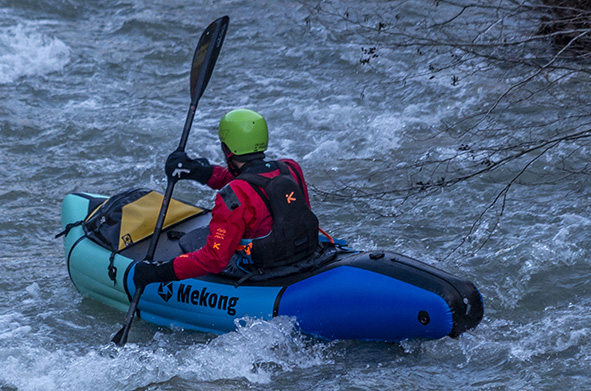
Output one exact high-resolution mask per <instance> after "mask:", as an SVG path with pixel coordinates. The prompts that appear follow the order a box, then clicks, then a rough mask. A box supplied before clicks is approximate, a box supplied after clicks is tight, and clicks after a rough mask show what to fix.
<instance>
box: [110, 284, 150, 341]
mask: <svg viewBox="0 0 591 391" xmlns="http://www.w3.org/2000/svg"><path fill="white" fill-rule="evenodd" d="M143 291H144V288H138V289H136V291H135V293H134V294H133V298H132V299H131V302H130V303H129V310H128V311H127V315H126V316H125V326H123V328H122V329H121V330H119V331H118V332H117V334H115V335H114V336H113V338H111V342H113V343H114V344H115V345H117V346H125V344H126V343H127V336H128V335H129V329H130V328H131V322H133V315H134V313H135V310H136V309H137V304H138V302H139V301H140V296H141V295H142V293H143Z"/></svg>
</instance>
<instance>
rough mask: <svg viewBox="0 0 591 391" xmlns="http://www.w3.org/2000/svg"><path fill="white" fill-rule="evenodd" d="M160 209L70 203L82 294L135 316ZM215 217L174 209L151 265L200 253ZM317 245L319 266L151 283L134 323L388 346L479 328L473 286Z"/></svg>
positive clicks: (83, 196)
mask: <svg viewBox="0 0 591 391" xmlns="http://www.w3.org/2000/svg"><path fill="white" fill-rule="evenodd" d="M161 200H162V195H160V194H159V193H157V192H154V191H149V190H144V189H141V190H138V189H135V190H133V191H128V192H124V193H121V194H119V195H117V196H113V197H111V198H107V197H104V196H100V195H93V194H87V193H73V194H69V195H67V196H66V197H65V199H64V201H63V203H62V229H64V232H62V234H63V236H64V247H65V255H66V258H67V267H68V271H69V275H70V278H71V280H72V282H73V283H74V285H75V286H76V288H77V289H78V290H79V291H80V293H81V294H82V295H84V296H87V297H90V298H92V299H95V300H98V301H99V302H102V303H104V304H107V305H109V306H111V307H114V308H116V309H119V310H121V311H127V310H128V307H129V303H130V298H131V297H132V296H133V294H134V292H135V289H136V288H135V286H134V283H133V273H134V265H135V264H136V263H137V262H138V261H141V260H142V259H143V257H144V256H145V254H146V251H147V247H148V244H149V243H148V242H149V241H150V240H147V239H148V238H150V235H151V233H153V230H154V227H155V222H156V216H157V213H158V210H159V208H160V203H161ZM210 218H211V216H210V213H209V211H207V210H203V209H200V208H197V207H195V206H193V205H191V204H189V203H185V202H182V201H179V200H173V201H172V202H171V203H170V206H169V212H168V214H167V219H166V221H165V224H164V229H163V231H162V234H161V237H160V238H159V241H158V247H157V249H156V254H155V257H154V259H157V260H169V259H172V258H173V257H176V256H178V255H180V254H182V253H184V252H188V251H192V250H195V249H196V248H199V243H203V240H204V237H205V236H206V235H207V225H208V223H209V220H210ZM320 238H321V242H322V249H319V252H318V257H317V258H315V259H314V260H310V261H309V262H307V263H304V264H302V265H296V266H291V268H285V269H284V270H276V271H272V272H271V273H263V274H256V275H254V276H252V275H246V276H239V275H234V274H232V273H221V274H218V275H208V276H204V277H201V278H197V279H188V280H183V281H175V282H170V283H166V284H163V283H154V284H149V285H148V286H146V288H145V291H144V293H143V295H142V296H141V299H140V301H139V303H138V307H137V312H136V316H138V317H139V318H142V319H144V320H146V321H148V322H151V323H154V324H156V325H160V326H165V327H181V328H185V329H193V330H200V331H204V332H213V333H224V332H228V331H231V330H234V329H235V327H236V324H237V319H240V318H242V317H245V316H248V317H255V318H262V319H270V318H272V317H276V316H289V317H295V318H296V320H297V325H298V327H299V328H300V329H301V331H302V332H303V333H306V334H309V335H312V336H315V337H319V338H323V339H356V340H376V341H390V342H396V341H401V340H403V339H414V338H421V339H436V338H442V337H445V336H451V337H457V336H458V335H460V334H461V333H462V332H464V331H465V330H468V329H472V328H474V327H476V326H477V325H478V323H479V322H480V320H481V319H482V316H483V304H482V298H481V296H480V294H479V292H478V290H477V289H476V287H475V286H474V285H473V284H472V283H471V282H469V281H465V280H462V279H459V278H457V277H454V276H452V275H450V274H448V273H446V272H444V271H441V270H439V269H437V268H434V267H432V266H430V265H427V264H425V263H422V262H419V261H417V260H414V259H411V258H409V257H406V256H404V255H401V254H397V253H394V252H389V251H371V252H359V251H354V250H351V249H350V248H348V247H347V245H346V243H344V242H343V241H338V240H335V241H334V243H332V242H331V241H330V240H327V237H325V236H323V235H321V236H320ZM191 246H192V247H191ZM195 247H196V248H195Z"/></svg>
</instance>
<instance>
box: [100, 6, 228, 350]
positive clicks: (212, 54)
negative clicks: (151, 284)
mask: <svg viewBox="0 0 591 391" xmlns="http://www.w3.org/2000/svg"><path fill="white" fill-rule="evenodd" d="M229 22H230V18H229V17H228V16H223V17H221V18H219V19H217V20H215V21H214V22H212V23H211V24H210V25H209V26H208V27H207V28H206V29H205V31H204V32H203V34H202V35H201V38H200V39H199V43H198V44H197V48H196V49H195V54H194V55H193V63H192V66H191V90H190V91H191V105H190V106H189V112H188V113H187V119H186V120H185V127H184V128H183V134H182V136H181V141H180V142H179V146H178V147H177V149H176V150H177V151H181V152H182V151H184V150H185V146H186V145H187V140H188V138H189V132H190V131H191V125H192V124H193V118H194V117H195V110H196V109H197V103H198V102H199V99H200V98H201V95H203V92H204V91H205V87H207V83H208V82H209V79H210V77H211V74H212V72H213V68H214V66H215V63H216V60H217V58H218V55H219V54H220V50H221V48H222V43H223V42H224V37H225V36H226V31H227V29H228V23H229ZM175 183H176V180H174V179H171V178H168V184H167V186H166V191H165V193H164V198H163V199H162V206H161V207H160V212H159V214H158V220H157V221H156V227H155V228H154V234H153V235H152V239H151V241H150V246H149V247H148V253H147V254H146V257H145V260H147V261H152V260H153V259H154V253H155V252H156V246H157V245H158V238H159V236H160V233H161V232H162V226H163V225H164V219H165V218H166V213H167V211H168V204H169V202H170V199H171V198H172V192H173V190H174V185H175ZM143 291H144V287H136V291H135V293H134V295H133V298H132V299H131V302H130V303H129V310H128V311H127V315H126V316H125V326H123V328H122V329H121V330H119V332H117V334H115V336H114V337H113V338H112V339H111V342H114V343H115V344H116V345H118V346H124V345H125V344H126V343H127V336H128V334H129V329H130V328H131V322H132V321H133V316H134V313H135V311H136V309H137V305H138V302H139V300H140V296H141V295H142V293H143Z"/></svg>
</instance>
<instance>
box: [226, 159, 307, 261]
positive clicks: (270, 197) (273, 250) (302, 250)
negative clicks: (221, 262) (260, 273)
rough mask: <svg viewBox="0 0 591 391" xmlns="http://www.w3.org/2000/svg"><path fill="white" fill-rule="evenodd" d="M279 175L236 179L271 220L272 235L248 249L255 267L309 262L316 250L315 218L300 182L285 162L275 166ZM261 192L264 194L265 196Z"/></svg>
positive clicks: (245, 174)
mask: <svg viewBox="0 0 591 391" xmlns="http://www.w3.org/2000/svg"><path fill="white" fill-rule="evenodd" d="M274 163H275V164H277V166H278V167H279V173H280V174H279V175H277V176H275V177H273V178H267V177H264V176H261V175H257V174H253V173H242V174H240V175H239V176H238V177H237V178H236V179H241V180H244V181H246V182H248V183H249V184H250V185H251V186H252V187H253V189H254V190H255V191H256V192H257V194H258V195H259V196H260V197H261V199H262V200H263V202H264V203H265V205H266V206H267V208H268V209H269V213H270V214H271V217H272V218H273V226H272V228H271V232H270V233H269V234H268V235H267V236H264V237H262V238H258V239H253V241H252V243H251V246H249V247H250V252H251V258H252V262H253V263H254V266H255V267H257V268H260V269H270V268H275V267H279V266H286V265H291V264H294V263H297V262H301V261H305V260H308V259H310V258H311V257H312V256H313V255H314V252H315V251H316V249H317V247H318V218H317V217H316V215H314V213H313V212H312V211H311V210H310V208H309V207H308V204H307V203H306V199H305V196H304V188H303V180H302V178H299V175H298V174H297V170H295V168H294V172H296V175H298V179H299V182H300V184H299V185H298V183H296V181H295V180H294V178H293V177H292V176H291V173H290V171H289V168H288V164H287V163H285V162H281V161H277V162H274ZM261 189H264V190H265V193H266V195H265V193H263V191H262V190H261Z"/></svg>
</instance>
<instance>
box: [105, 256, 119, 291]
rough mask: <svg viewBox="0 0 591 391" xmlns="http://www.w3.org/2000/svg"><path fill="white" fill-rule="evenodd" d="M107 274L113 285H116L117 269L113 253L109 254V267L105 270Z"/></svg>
mask: <svg viewBox="0 0 591 391" xmlns="http://www.w3.org/2000/svg"><path fill="white" fill-rule="evenodd" d="M107 270H108V272H109V278H110V279H111V281H113V284H114V285H117V268H116V267H115V252H112V253H111V256H110V257H109V267H108V268H107Z"/></svg>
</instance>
